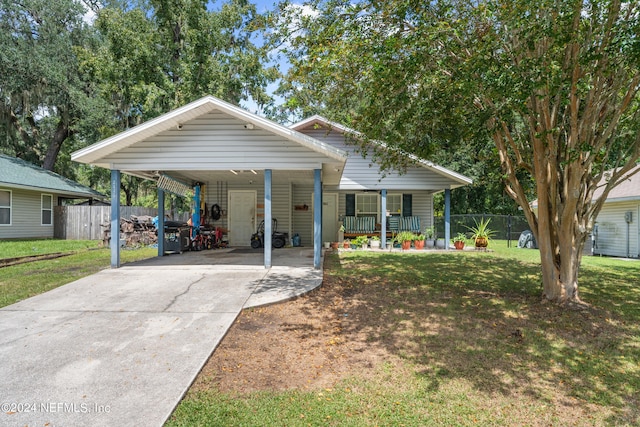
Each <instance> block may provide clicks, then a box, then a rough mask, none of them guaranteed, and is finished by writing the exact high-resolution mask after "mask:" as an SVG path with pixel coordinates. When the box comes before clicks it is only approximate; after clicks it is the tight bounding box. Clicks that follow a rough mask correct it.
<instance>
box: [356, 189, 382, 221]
mask: <svg viewBox="0 0 640 427" xmlns="http://www.w3.org/2000/svg"><path fill="white" fill-rule="evenodd" d="M356 216H373V217H376V218H377V217H378V194H377V193H371V194H369V193H363V194H356Z"/></svg>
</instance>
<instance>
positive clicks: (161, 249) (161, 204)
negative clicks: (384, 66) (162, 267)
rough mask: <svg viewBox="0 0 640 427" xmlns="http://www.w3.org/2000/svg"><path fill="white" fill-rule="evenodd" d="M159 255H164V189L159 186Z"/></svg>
mask: <svg viewBox="0 0 640 427" xmlns="http://www.w3.org/2000/svg"><path fill="white" fill-rule="evenodd" d="M158 256H164V190H163V189H162V188H158Z"/></svg>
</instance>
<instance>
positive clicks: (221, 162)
mask: <svg viewBox="0 0 640 427" xmlns="http://www.w3.org/2000/svg"><path fill="white" fill-rule="evenodd" d="M230 148H233V149H230ZM326 160H327V157H326V156H324V155H322V154H320V153H317V152H315V151H313V150H311V149H309V148H306V147H303V146H302V145H300V144H298V143H295V142H292V141H289V140H287V139H285V138H283V137H280V136H277V135H274V134H273V133H271V132H269V131H265V130H262V129H260V128H258V127H255V128H254V129H245V128H244V123H243V122H242V121H241V120H238V119H235V118H232V117H229V116H227V115H225V114H221V113H215V112H213V113H209V114H206V115H203V116H201V117H199V118H197V119H194V120H191V121H189V122H187V123H185V124H184V125H183V128H182V130H177V129H172V130H168V131H165V132H162V133H160V134H158V135H157V136H153V137H150V138H148V139H146V140H145V141H143V142H139V143H137V144H134V145H133V146H131V147H129V148H125V149H123V150H121V151H119V152H117V153H114V154H112V155H110V156H107V157H105V158H104V160H103V161H101V162H106V163H111V164H112V165H113V166H112V168H115V169H121V170H171V169H173V170H226V169H287V170H303V169H314V168H320V167H321V164H322V163H323V162H326Z"/></svg>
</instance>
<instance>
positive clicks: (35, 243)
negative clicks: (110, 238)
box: [0, 239, 101, 260]
mask: <svg viewBox="0 0 640 427" xmlns="http://www.w3.org/2000/svg"><path fill="white" fill-rule="evenodd" d="M100 243H101V242H100V241H97V240H57V239H33V240H0V260H2V259H6V258H17V257H23V256H30V255H44V254H52V253H59V252H70V251H79V250H84V249H90V248H98V247H99V245H100Z"/></svg>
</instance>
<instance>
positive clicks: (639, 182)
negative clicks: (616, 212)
mask: <svg viewBox="0 0 640 427" xmlns="http://www.w3.org/2000/svg"><path fill="white" fill-rule="evenodd" d="M628 173H629V174H634V175H632V176H631V177H630V178H628V179H625V180H624V181H622V182H620V184H618V185H616V186H615V187H613V189H611V191H610V192H609V195H608V196H607V202H623V201H628V200H640V164H637V165H636V167H634V168H633V169H631V170H630V171H629V172H628ZM606 176H607V173H606V172H605V177H603V178H602V180H601V181H600V182H599V183H598V187H600V188H598V189H597V190H596V191H595V193H594V194H593V199H594V200H596V199H598V198H599V197H600V195H601V194H602V188H601V186H603V185H604V184H605V182H606V181H605V180H606V179H607V178H606Z"/></svg>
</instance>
